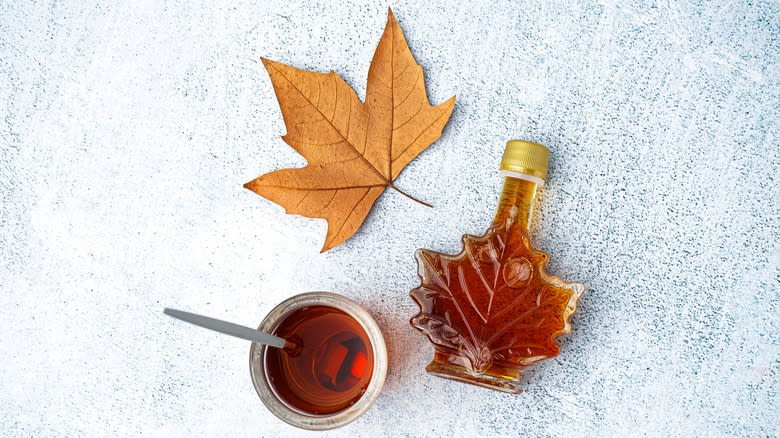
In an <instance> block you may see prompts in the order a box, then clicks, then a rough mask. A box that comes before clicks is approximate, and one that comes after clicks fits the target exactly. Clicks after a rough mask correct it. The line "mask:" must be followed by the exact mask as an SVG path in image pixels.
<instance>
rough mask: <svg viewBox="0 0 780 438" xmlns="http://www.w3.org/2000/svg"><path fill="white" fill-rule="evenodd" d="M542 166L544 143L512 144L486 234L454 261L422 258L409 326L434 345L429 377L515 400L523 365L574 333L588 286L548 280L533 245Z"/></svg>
mask: <svg viewBox="0 0 780 438" xmlns="http://www.w3.org/2000/svg"><path fill="white" fill-rule="evenodd" d="M548 160H549V150H548V149H547V148H546V147H544V146H542V145H539V144H536V143H531V142H527V141H521V140H511V141H509V142H508V143H507V146H506V150H505V152H504V156H503V158H502V161H501V166H500V169H501V174H502V176H503V177H504V187H503V190H502V193H501V197H500V199H499V203H498V209H497V211H496V214H495V218H494V220H493V223H492V224H491V226H490V227H489V228H488V230H487V231H486V232H485V234H483V235H482V236H472V235H465V236H463V249H462V251H461V252H460V253H458V254H455V255H449V254H443V253H439V252H435V251H430V250H426V249H421V250H418V252H417V254H416V257H417V263H418V275H419V276H420V280H421V284H420V286H419V287H417V288H415V289H413V290H412V292H411V296H412V298H413V299H414V300H415V301H416V302H417V304H418V305H419V306H420V312H419V313H418V314H417V315H415V316H414V317H413V318H412V319H411V324H412V326H414V327H415V328H417V329H418V330H420V331H422V332H423V333H425V334H426V335H427V336H428V338H429V339H430V340H431V342H432V343H433V346H434V358H433V361H432V362H431V363H430V364H429V365H428V366H427V368H426V369H427V371H428V372H429V373H431V374H434V375H437V376H441V377H445V378H449V379H453V380H458V381H462V382H466V383H471V384H475V385H479V386H483V387H488V388H491V389H496V390H499V391H504V392H509V393H519V392H521V391H522V387H521V382H520V376H521V371H522V369H523V368H524V367H526V366H528V365H530V364H532V363H534V362H538V361H540V360H543V359H547V358H551V357H554V356H557V355H558V353H559V351H560V349H559V347H558V344H557V342H556V338H557V337H558V336H560V335H563V334H566V333H569V332H570V331H571V326H570V324H569V318H570V316H571V315H572V313H573V312H574V310H575V308H576V304H577V300H578V299H579V297H580V295H581V294H582V292H583V291H584V286H583V285H582V284H579V283H567V282H564V281H563V280H561V279H560V278H558V277H555V276H552V275H550V274H548V273H547V272H546V271H545V264H546V263H547V257H548V256H547V254H545V253H543V252H541V251H539V250H537V249H535V248H534V247H533V246H532V244H531V241H530V238H529V229H530V226H531V223H532V214H533V211H534V202H535V200H536V198H537V194H538V191H539V189H540V188H541V186H542V185H543V184H544V180H545V178H546V176H547V164H548Z"/></svg>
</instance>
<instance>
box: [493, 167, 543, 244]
mask: <svg viewBox="0 0 780 438" xmlns="http://www.w3.org/2000/svg"><path fill="white" fill-rule="evenodd" d="M532 179H534V181H532ZM535 180H538V181H535ZM542 184H543V181H542V180H540V179H538V178H534V177H528V179H526V176H525V175H524V174H511V175H507V176H506V177H505V178H504V189H503V190H502V191H501V197H500V198H499V201H498V208H497V210H496V217H495V219H493V225H498V224H503V223H506V220H507V219H508V218H509V217H510V215H511V214H512V210H513V209H514V208H515V207H516V212H517V213H516V214H517V215H516V218H515V219H514V220H515V221H517V223H518V225H520V227H521V228H523V229H526V230H530V228H531V219H532V216H533V213H534V201H536V192H537V191H538V188H540V186H541V185H542Z"/></svg>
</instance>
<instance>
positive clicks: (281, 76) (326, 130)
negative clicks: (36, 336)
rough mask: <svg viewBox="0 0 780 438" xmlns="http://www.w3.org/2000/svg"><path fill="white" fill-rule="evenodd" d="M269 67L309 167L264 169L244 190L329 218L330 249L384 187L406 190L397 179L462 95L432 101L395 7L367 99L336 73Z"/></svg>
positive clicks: (294, 141)
mask: <svg viewBox="0 0 780 438" xmlns="http://www.w3.org/2000/svg"><path fill="white" fill-rule="evenodd" d="M263 64H264V65H265V68H266V70H267V71H268V75H269V76H270V77H271V82H272V83H273V87H274V91H275V92H276V97H277V100H278V101H279V107H280V108H281V110H282V116H283V117H284V122H285V125H286V126H287V134H286V135H285V136H284V137H282V138H283V139H284V141H285V142H286V143H287V144H288V145H290V146H291V147H292V148H293V149H295V150H296V151H298V153H300V154H301V155H303V156H304V157H305V158H306V160H307V161H308V165H307V166H306V167H303V168H298V169H282V170H277V171H274V172H271V173H268V174H265V175H263V176H261V177H259V178H257V179H255V180H253V181H251V182H248V183H246V184H245V185H244V187H246V188H248V189H249V190H252V191H254V192H255V193H257V194H258V195H260V196H263V197H265V198H267V199H269V200H271V201H273V202H275V203H277V204H279V205H281V206H282V207H284V208H285V211H286V212H287V213H292V214H300V215H303V216H307V217H312V218H324V219H325V220H327V221H328V234H327V236H326V238H325V244H324V245H323V247H322V251H323V252H324V251H327V250H329V249H331V248H333V247H334V246H337V245H339V244H341V243H342V242H344V241H345V240H347V239H348V238H349V237H351V236H352V235H353V234H354V233H355V232H356V231H357V230H358V228H359V227H360V225H361V224H362V223H363V221H364V220H365V218H366V216H367V215H368V212H369V211H370V210H371V207H372V206H373V205H374V202H375V201H376V199H377V198H378V197H379V195H381V194H382V192H384V190H385V188H387V187H391V188H393V189H395V190H398V191H399V192H400V193H403V194H404V195H406V194H405V193H404V192H401V191H400V190H399V189H398V188H397V187H395V185H393V180H395V178H396V177H397V176H398V174H399V173H400V172H401V170H402V169H403V168H404V167H405V166H406V165H407V164H409V162H410V161H412V160H413V159H414V158H415V157H416V156H417V155H418V154H419V153H420V152H422V151H423V150H424V149H425V148H427V147H428V146H429V145H430V144H431V143H433V142H434V141H436V139H438V138H439V137H440V136H441V131H442V129H443V128H444V125H446V123H447V121H448V120H449V117H450V114H452V108H453V106H454V104H455V97H452V98H450V99H449V100H448V101H446V102H444V103H443V104H441V105H439V106H432V105H430V104H429V102H428V96H427V94H426V92H425V82H424V79H423V72H422V67H420V66H419V65H418V64H417V62H416V61H415V59H414V57H413V56H412V53H411V52H410V51H409V46H408V45H407V44H406V40H405V39H404V35H403V33H402V32H401V28H400V26H398V22H397V21H396V19H395V17H394V16H393V13H392V11H389V10H388V17H387V26H386V27H385V30H384V33H383V34H382V38H381V40H380V41H379V46H377V48H376V52H374V58H373V60H372V61H371V67H370V68H369V71H368V85H367V88H366V102H365V103H362V102H360V100H359V99H358V98H357V95H356V94H355V92H354V91H353V90H352V88H350V87H349V85H347V84H346V82H344V80H343V79H341V78H340V77H339V76H338V75H337V74H336V73H335V72H333V71H331V72H330V73H327V74H322V73H315V72H310V71H305V70H300V69H297V68H294V67H290V66H288V65H285V64H281V63H278V62H274V61H271V60H268V59H263ZM406 196H409V195H406ZM412 199H413V198H412Z"/></svg>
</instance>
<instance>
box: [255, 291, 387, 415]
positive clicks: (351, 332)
mask: <svg viewBox="0 0 780 438" xmlns="http://www.w3.org/2000/svg"><path fill="white" fill-rule="evenodd" d="M260 330H263V331H268V332H270V333H272V334H273V335H276V336H279V337H281V338H284V339H286V340H288V341H291V342H292V343H294V344H295V345H296V348H295V349H294V350H292V351H291V350H288V349H278V348H271V347H266V346H262V345H257V344H253V346H252V351H251V352H250V371H251V373H252V380H253V382H254V384H255V389H256V390H257V392H258V394H259V395H260V398H261V400H262V401H263V403H265V405H266V406H267V407H268V408H269V409H270V410H271V411H272V412H273V413H274V414H276V415H277V416H278V417H279V418H281V419H282V420H284V421H286V422H288V423H290V424H292V425H294V426H298V427H301V428H305V429H313V430H324V429H332V428H334V427H339V426H341V425H344V424H346V423H348V422H350V421H352V420H353V419H355V418H356V417H357V416H359V415H360V414H362V413H363V412H364V411H365V410H366V409H368V408H369V407H370V406H371V404H373V402H374V401H375V400H376V398H377V396H378V394H379V390H380V388H381V386H382V384H383V382H384V379H385V374H386V372H387V350H386V349H385V344H384V339H383V338H382V334H381V332H380V331H379V327H378V326H377V325H376V322H375V321H374V320H373V318H371V316H370V315H369V314H368V312H366V311H365V309H363V308H362V307H360V306H359V305H358V304H357V303H355V302H354V301H351V300H349V299H347V298H345V297H343V296H340V295H336V294H332V293H329V292H310V293H306V294H301V295H297V296H295V297H292V298H290V299H289V300H287V301H285V302H283V303H281V304H280V305H279V306H277V307H276V308H275V309H274V310H272V311H271V313H269V315H268V316H267V317H266V318H265V320H263V323H262V324H261V325H260Z"/></svg>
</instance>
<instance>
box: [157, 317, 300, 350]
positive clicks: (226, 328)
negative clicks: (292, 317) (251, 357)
mask: <svg viewBox="0 0 780 438" xmlns="http://www.w3.org/2000/svg"><path fill="white" fill-rule="evenodd" d="M163 313H165V314H166V315H169V316H172V317H174V318H177V319H180V320H182V321H186V322H189V323H190V324H195V325H197V326H200V327H203V328H207V329H210V330H214V331H215V332H220V333H223V334H226V335H230V336H235V337H237V338H241V339H246V340H247V341H252V342H255V343H258V344H265V345H268V346H271V347H276V348H285V347H288V348H289V347H290V346H291V345H292V344H290V343H288V342H287V341H286V340H284V339H283V338H280V337H278V336H274V335H271V334H268V333H265V332H261V331H259V330H255V329H252V328H249V327H244V326H243V325H238V324H233V323H232V322H227V321H222V320H220V319H214V318H209V317H208V316H203V315H196V314H194V313H190V312H185V311H182V310H176V309H169V308H167V307H166V308H165V310H163ZM288 344H290V345H288Z"/></svg>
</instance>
